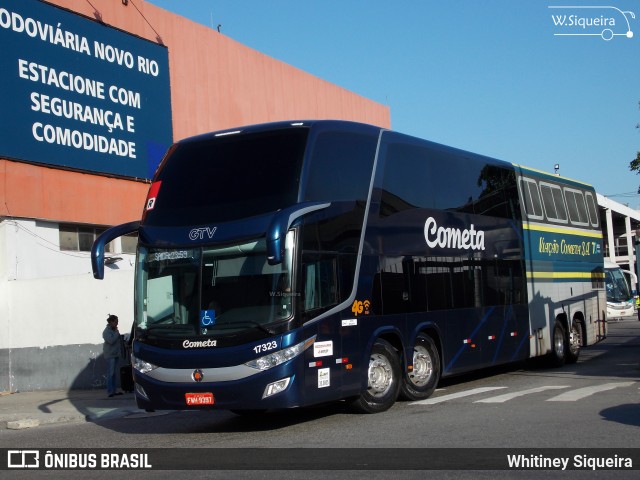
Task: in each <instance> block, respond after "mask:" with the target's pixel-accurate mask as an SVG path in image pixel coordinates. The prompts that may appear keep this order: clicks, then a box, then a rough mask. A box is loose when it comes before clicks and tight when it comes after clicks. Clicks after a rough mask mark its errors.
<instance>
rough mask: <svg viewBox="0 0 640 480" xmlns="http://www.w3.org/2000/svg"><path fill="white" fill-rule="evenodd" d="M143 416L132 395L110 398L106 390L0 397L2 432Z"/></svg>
mask: <svg viewBox="0 0 640 480" xmlns="http://www.w3.org/2000/svg"><path fill="white" fill-rule="evenodd" d="M141 412H143V410H140V409H138V407H137V406H136V401H135V398H134V394H133V393H123V394H122V395H117V396H115V397H111V398H109V397H108V396H107V392H106V390H104V389H100V390H71V391H66V390H53V391H35V392H18V393H0V429H3V428H9V429H16V430H17V429H22V428H32V427H37V426H39V425H45V424H53V423H63V422H76V423H78V422H93V421H96V420H101V419H106V418H117V417H124V416H127V415H130V414H133V413H141Z"/></svg>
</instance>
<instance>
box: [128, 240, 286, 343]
mask: <svg viewBox="0 0 640 480" xmlns="http://www.w3.org/2000/svg"><path fill="white" fill-rule="evenodd" d="M293 238H294V233H293V231H291V232H289V233H288V235H287V237H286V241H285V255H284V257H283V258H284V261H283V262H282V263H280V264H278V265H269V263H268V261H267V253H266V244H265V241H264V239H260V240H256V241H252V242H245V243H238V244H233V245H225V246H222V247H203V248H197V249H182V250H179V249H173V250H166V249H158V248H146V247H142V246H141V247H140V249H139V255H138V271H137V290H138V293H137V294H136V309H137V311H136V325H137V327H138V328H139V329H141V330H143V331H145V330H146V331H147V332H148V333H151V332H152V331H153V334H154V335H156V336H211V335H214V336H217V335H225V334H227V333H237V332H238V331H242V330H248V329H255V328H258V329H263V330H265V331H266V330H267V328H266V327H265V326H266V325H273V324H275V323H278V322H281V321H284V320H287V319H288V318H290V317H291V315H292V313H293V311H292V310H293V309H292V301H291V300H292V294H291V287H292V258H293V244H294V241H293Z"/></svg>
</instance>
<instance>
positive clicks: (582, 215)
mask: <svg viewBox="0 0 640 480" xmlns="http://www.w3.org/2000/svg"><path fill="white" fill-rule="evenodd" d="M564 193H565V195H566V197H567V207H568V208H569V218H571V221H572V222H573V223H576V224H581V225H587V224H588V223H589V218H588V216H587V206H586V204H585V202H584V195H583V194H582V192H580V191H578V190H571V189H568V188H565V190H564Z"/></svg>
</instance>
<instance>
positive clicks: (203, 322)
mask: <svg viewBox="0 0 640 480" xmlns="http://www.w3.org/2000/svg"><path fill="white" fill-rule="evenodd" d="M215 324H216V311H215V310H200V326H201V327H210V326H212V325H215Z"/></svg>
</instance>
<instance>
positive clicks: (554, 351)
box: [549, 320, 566, 367]
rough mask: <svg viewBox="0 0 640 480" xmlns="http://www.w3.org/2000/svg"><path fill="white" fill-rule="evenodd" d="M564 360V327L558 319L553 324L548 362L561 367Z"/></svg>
mask: <svg viewBox="0 0 640 480" xmlns="http://www.w3.org/2000/svg"><path fill="white" fill-rule="evenodd" d="M565 361H566V339H565V333H564V327H563V326H562V323H560V322H559V321H558V320H556V321H555V323H554V325H553V337H552V344H551V353H549V364H550V365H551V366H552V367H561V366H563V365H564V363H565Z"/></svg>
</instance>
